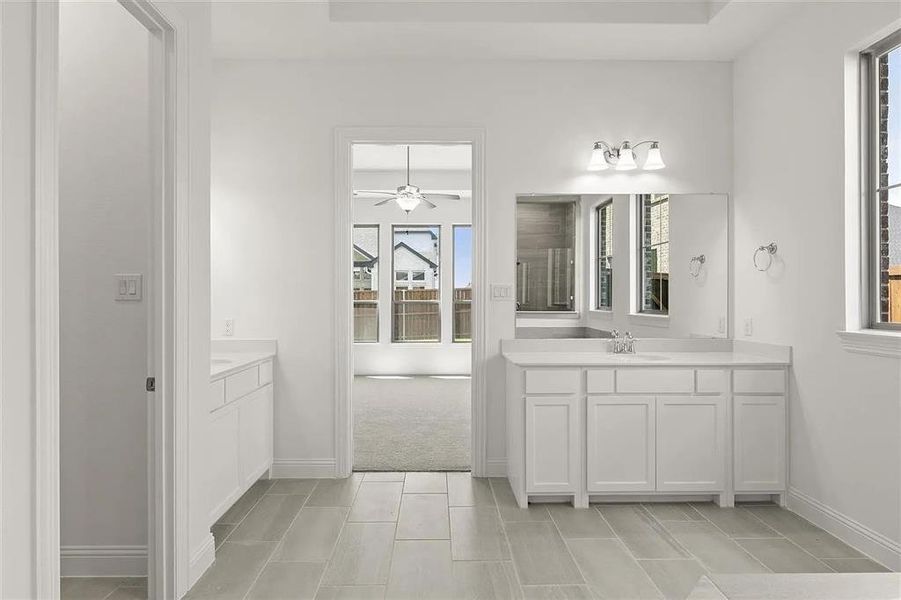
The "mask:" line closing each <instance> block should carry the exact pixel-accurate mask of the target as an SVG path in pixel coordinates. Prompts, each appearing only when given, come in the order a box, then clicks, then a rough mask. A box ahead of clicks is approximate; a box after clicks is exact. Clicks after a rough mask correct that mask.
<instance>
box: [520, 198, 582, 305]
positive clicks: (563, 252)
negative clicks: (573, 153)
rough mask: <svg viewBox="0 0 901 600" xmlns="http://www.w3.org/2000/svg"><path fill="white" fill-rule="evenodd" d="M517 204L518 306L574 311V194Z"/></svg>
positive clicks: (575, 203) (528, 200)
mask: <svg viewBox="0 0 901 600" xmlns="http://www.w3.org/2000/svg"><path fill="white" fill-rule="evenodd" d="M569 198H570V199H567V197H565V196H564V197H560V196H553V197H542V196H529V197H525V198H519V199H517V204H516V310H517V311H520V312H555V313H556V312H575V310H576V304H575V296H576V292H575V273H576V263H575V261H576V251H575V250H576V214H577V200H574V199H571V198H572V197H569Z"/></svg>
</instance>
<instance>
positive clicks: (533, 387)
mask: <svg viewBox="0 0 901 600" xmlns="http://www.w3.org/2000/svg"><path fill="white" fill-rule="evenodd" d="M581 373H582V372H581V371H580V370H579V369H529V370H528V371H526V393H527V394H577V393H578V392H579V387H580V386H579V375H580V374H581Z"/></svg>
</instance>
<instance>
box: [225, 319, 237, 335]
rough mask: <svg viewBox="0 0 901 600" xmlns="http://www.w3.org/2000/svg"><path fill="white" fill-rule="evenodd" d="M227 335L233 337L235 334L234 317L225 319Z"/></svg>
mask: <svg viewBox="0 0 901 600" xmlns="http://www.w3.org/2000/svg"><path fill="white" fill-rule="evenodd" d="M224 334H225V337H231V336H233V335H235V320H234V319H226V320H225V331H224Z"/></svg>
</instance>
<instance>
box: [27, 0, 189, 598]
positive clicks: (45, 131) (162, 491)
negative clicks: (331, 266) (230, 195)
mask: <svg viewBox="0 0 901 600" xmlns="http://www.w3.org/2000/svg"><path fill="white" fill-rule="evenodd" d="M118 2H119V4H120V5H121V6H122V7H123V8H125V9H126V10H127V11H128V12H129V13H130V14H131V15H133V16H134V17H135V18H136V19H137V20H138V21H139V22H140V23H141V24H142V25H144V26H145V27H146V28H147V30H148V32H149V33H150V37H151V52H150V56H151V68H150V73H151V90H153V91H155V93H154V94H152V95H151V110H152V111H153V112H154V116H155V117H156V118H157V119H158V120H157V122H158V123H161V127H160V128H159V129H156V130H151V143H152V147H153V156H154V160H153V165H152V168H153V175H154V177H153V180H154V186H155V187H154V194H153V196H154V206H153V213H152V214H153V217H152V219H153V223H152V232H153V233H152V249H151V252H152V259H151V264H152V266H151V268H150V270H149V273H148V277H146V278H145V282H149V284H150V285H146V289H145V299H146V300H145V301H146V302H147V303H148V318H149V322H148V331H150V335H149V339H148V363H149V365H148V367H149V369H150V370H149V372H148V376H153V377H155V378H156V391H155V392H154V393H148V394H147V398H148V413H147V415H148V424H147V425H148V431H147V438H146V439H147V444H148V448H147V450H148V451H147V461H148V464H147V477H148V486H147V487H148V529H147V559H148V572H147V574H148V577H147V579H148V586H149V587H148V591H149V597H150V598H154V597H160V598H170V597H176V596H177V592H178V591H179V590H180V591H184V590H186V589H187V583H188V581H187V580H188V568H189V561H190V551H189V545H188V534H189V528H188V515H189V513H188V485H187V482H188V406H189V405H188V374H189V363H188V281H189V280H188V276H189V271H188V269H189V263H188V257H189V256H190V253H189V226H188V225H189V219H188V204H189V198H188V185H187V183H188V180H189V173H190V169H189V167H190V164H189V155H188V152H189V137H188V125H189V120H188V96H189V91H188V87H189V80H188V57H187V48H188V38H187V34H188V28H187V23H186V21H185V20H184V18H183V17H182V16H181V15H180V14H179V13H178V12H177V10H175V9H173V8H170V7H169V6H156V5H155V4H153V2H151V1H150V0H118ZM34 10H35V13H34V14H35V66H34V68H35V106H34V144H35V146H34V170H35V172H34V181H35V201H34V211H35V212H34V227H35V230H34V244H35V259H34V260H35V265H34V266H35V280H34V286H35V287H34V298H35V299H34V302H35V307H34V308H35V317H34V318H35V359H34V360H35V435H34V441H35V462H36V464H35V471H36V472H35V502H36V505H35V517H36V518H35V524H34V527H35V550H34V551H35V567H36V575H35V576H36V581H35V589H36V592H37V597H39V598H48V599H55V598H59V594H60V589H59V587H60V586H59V578H60V519H59V515H60V512H59V510H60V505H59V477H60V468H59V467H60V465H59V121H58V114H57V107H58V98H59V89H58V82H59V1H58V0H42V1H41V2H36V3H35V4H34ZM143 383H144V382H140V381H139V382H135V385H143Z"/></svg>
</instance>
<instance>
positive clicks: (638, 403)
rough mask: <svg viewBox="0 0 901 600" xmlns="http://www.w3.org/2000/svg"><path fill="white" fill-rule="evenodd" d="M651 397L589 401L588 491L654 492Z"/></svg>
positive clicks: (615, 397) (653, 441) (600, 397)
mask: <svg viewBox="0 0 901 600" xmlns="http://www.w3.org/2000/svg"><path fill="white" fill-rule="evenodd" d="M655 410H656V406H655V402H654V397H653V396H596V397H592V396H589V397H588V411H587V414H588V426H587V440H586V441H587V448H588V465H587V467H588V468H587V472H588V491H589V492H645V491H653V490H654V488H655V484H656V480H655V467H654V463H655V459H656V453H655V449H654V448H655V427H656V422H655V417H654V413H655Z"/></svg>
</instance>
